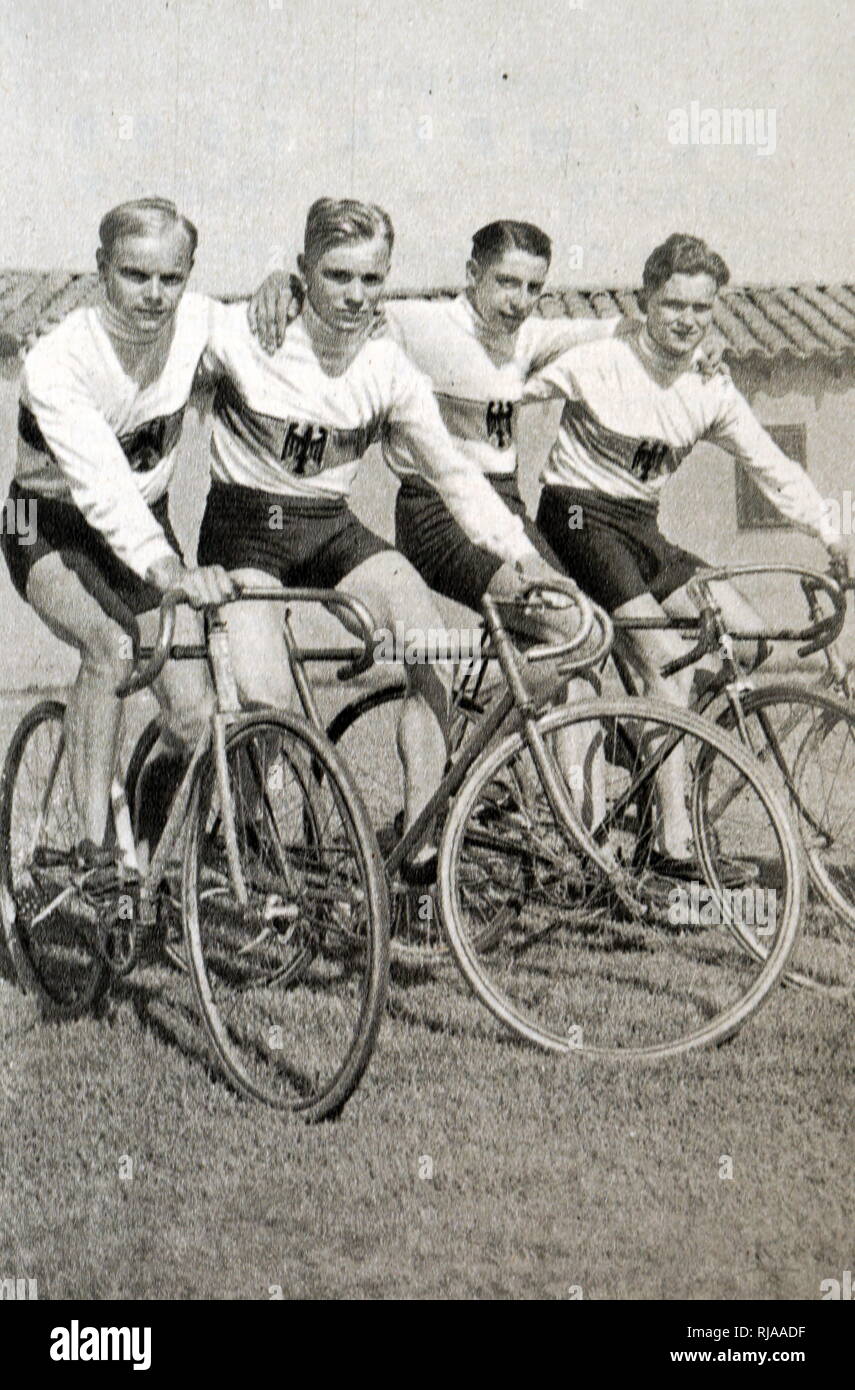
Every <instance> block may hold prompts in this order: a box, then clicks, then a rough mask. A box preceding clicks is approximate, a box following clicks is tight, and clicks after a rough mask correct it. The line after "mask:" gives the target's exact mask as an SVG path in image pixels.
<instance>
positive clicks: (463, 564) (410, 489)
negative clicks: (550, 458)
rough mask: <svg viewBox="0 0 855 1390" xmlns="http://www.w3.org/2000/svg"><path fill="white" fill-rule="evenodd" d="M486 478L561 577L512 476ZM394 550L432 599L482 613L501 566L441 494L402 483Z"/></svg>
mask: <svg viewBox="0 0 855 1390" xmlns="http://www.w3.org/2000/svg"><path fill="white" fill-rule="evenodd" d="M486 476H487V478H488V481H489V482H490V483H492V485H493V487H494V488H495V490H496V492H497V493H498V494H499V496H500V497H501V499H502V501H503V502H504V504H505V506H506V507H507V508H508V511H510V512H513V514H514V516H518V517H521V518H522V523H523V527H524V529H525V533H526V535H527V536H528V539H529V540H530V541H531V543H532V545H533V546H534V548H535V550H537V551H538V553H539V554H540V555H542V556H543V558H544V560H546V562H547V563H548V564H550V565H552V566H553V567H554V568H555V569H557V570H559V571H560V570H561V569H562V568H563V567H562V564H561V561H560V560H559V559H558V558H557V556H556V555H555V554H553V552H552V550H551V549H550V547H549V546H548V545H547V543H546V541H545V540H544V538H543V536H542V535H541V534H540V532H539V531H538V529H537V527H536V526H535V525H534V522H533V521H531V520H530V518H529V516H528V514H527V512H526V509H525V503H524V502H523V500H522V498H521V497H520V493H519V486H518V484H517V478H516V474H515V473H511V474H503V473H502V474H494V475H493V476H492V477H491V476H490V475H489V474H487V475H486ZM395 544H396V545H397V547H398V549H399V550H400V552H401V554H402V555H405V556H406V557H407V559H408V560H409V561H410V564H412V565H414V566H415V568H416V569H417V570H418V572H419V574H420V575H421V576H422V579H424V580H425V582H426V583H427V584H428V585H429V586H430V588H431V589H433V590H434V592H435V593H437V594H443V595H444V596H445V597H446V598H450V599H454V600H455V602H457V603H465V604H466V605H467V607H469V608H475V609H480V607H481V600H482V598H483V597H484V594H485V593H486V591H487V589H488V587H489V585H490V581H491V580H492V578H493V576H494V575H495V574H496V573H497V571H498V570H499V569H500V568H501V566H502V561H501V560H500V559H499V557H498V555H494V554H493V553H492V551H490V550H483V549H482V548H481V546H478V545H475V544H474V542H472V541H471V540H470V539H469V537H468V536H467V534H466V532H465V531H464V530H463V527H462V526H460V525H458V523H457V522H456V521H455V519H454V517H453V516H452V515H451V512H450V511H449V510H448V507H447V506H446V504H445V502H444V501H443V500H442V497H441V496H440V494H439V493H438V492H437V491H436V490H435V489H434V488H432V487H430V485H429V484H428V483H425V482H422V481H421V479H417V478H409V477H408V478H405V479H404V481H403V482H402V483H401V487H400V490H399V492H398V498H397V501H396V503H395Z"/></svg>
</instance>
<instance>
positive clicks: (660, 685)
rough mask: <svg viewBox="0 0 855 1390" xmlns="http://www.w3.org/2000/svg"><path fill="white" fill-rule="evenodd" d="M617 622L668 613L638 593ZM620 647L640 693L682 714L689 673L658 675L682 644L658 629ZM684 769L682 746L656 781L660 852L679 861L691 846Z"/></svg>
mask: <svg viewBox="0 0 855 1390" xmlns="http://www.w3.org/2000/svg"><path fill="white" fill-rule="evenodd" d="M614 616H615V617H616V618H661V619H663V620H665V619H667V614H666V612H665V610H664V609H663V608H662V607H661V605H660V604H659V603H658V602H657V601H656V599H655V598H654V597H653V595H652V594H640V595H639V596H638V598H634V599H630V600H629V602H628V603H624V604H622V605H621V607H620V608H617V609H615V614H614ZM620 646H621V651H622V653H623V655H624V656H625V657H626V658H627V660H628V661H629V663H630V665H631V666H632V668H633V670H634V671H635V673H636V674H637V675H638V677H639V678H640V680H641V684H642V686H643V689H644V693H645V694H646V695H648V696H650V697H651V698H654V699H660V700H667V701H669V702H670V703H671V704H675V705H679V706H681V707H682V708H684V709H687V708H688V706H689V702H690V696H691V689H692V673H691V671H679V672H678V673H677V675H676V676H671V677H668V678H667V679H666V678H665V677H663V675H662V667H663V666H665V665H666V664H667V663H668V662H669V661H673V660H674V659H675V658H676V657H679V656H684V655H685V652H686V647H685V644H684V642H683V640H682V638H681V637H680V634H679V633H677V632H673V631H668V630H666V629H663V630H661V631H657V630H653V629H651V630H648V631H641V632H624V633H622V634H621V639H620ZM685 783H686V765H685V757H684V753H683V745H682V743H679V744H678V745H677V747H676V748H675V749H674V751H673V752H672V753H671V754H670V756H669V757H668V758H667V759H666V760H665V763H664V765H663V767H662V769H661V770H660V773H659V776H658V777H657V782H656V785H657V791H658V793H659V801H660V811H661V825H660V830H659V840H660V843H659V845H658V846H657V847H658V849H659V850H660V852H661V853H663V854H667V855H670V856H673V857H674V858H677V859H680V858H685V857H687V853H690V851H691V846H692V840H693V836H692V824H691V820H690V818H689V813H688V808H687V806H686V795H685V791H686V787H685Z"/></svg>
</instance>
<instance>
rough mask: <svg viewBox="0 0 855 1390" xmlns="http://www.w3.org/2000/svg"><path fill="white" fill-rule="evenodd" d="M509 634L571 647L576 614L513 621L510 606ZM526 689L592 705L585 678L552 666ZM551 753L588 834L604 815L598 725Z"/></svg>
mask: <svg viewBox="0 0 855 1390" xmlns="http://www.w3.org/2000/svg"><path fill="white" fill-rule="evenodd" d="M514 579H515V575H514V574H513V572H512V571H511V567H510V566H509V565H502V567H501V569H499V570H497V571H496V574H495V575H494V576H493V579H492V580H491V582H490V584H489V585H488V588H487V592H488V593H490V594H492V595H495V596H498V595H500V594H506V593H507V592H508V589H509V588H510V587H512V585H513V582H514ZM503 617H504V620H505V622H506V624H507V627H508V629H509V631H511V632H514V633H515V634H517V635H520V636H524V637H526V638H528V639H529V640H532V639H534V641H536V642H537V643H547V642H554V643H562V642H568V641H570V640H571V638H572V637H573V635H574V633H575V632H576V631H577V629H578V614H577V612H576V609H575V608H572V607H568V608H552V609H550V608H542V609H533V610H531V611H530V612H527V613H525V614H523V615H521V621H520V620H515V618H514V609H513V607H511V606H509V607H508V608H507V609H506V610H505V611H504V613H503ZM525 679H526V683H527V685H528V686H529V688H530V689H531V691H532V694H533V696H534V699H535V701H536V702H537V703H538V704H544V705H545V704H547V703H554V704H568V705H570V704H574V703H577V702H578V701H580V700H586V699H590V697H591V695H592V694H593V690H592V687H591V685H590V683H589V682H588V681H587V680H585V679H584V678H582V677H575V678H573V679H572V680H570V681H568V680H567V678H566V677H565V676H561V675H560V674H559V673H558V671H557V669H556V666H555V664H554V663H552V662H549V661H544V662H540V663H538V664H537V665H532V666H527V667H526V669H525ZM550 745H551V749H552V752H553V753H554V755H555V759H556V761H557V763H558V766H559V768H560V770H561V772H562V774H563V777H564V781H565V783H566V785H567V787H568V788H569V790H570V792H571V794H572V796H573V799H574V801H575V803H576V807H577V809H578V811H579V813H580V815H581V816H582V819H583V822H584V824H585V825H587V826H588V827H589V828H591V827H594V826H596V825H598V824H599V822H600V821H601V820H602V819H603V816H604V815H605V813H606V791H605V760H604V757H603V752H602V748H603V736H602V730H601V729H600V726H599V725H598V724H596V723H586V724H574V725H571V726H570V727H569V728H565V729H561V730H559V732H558V733H556V734H554V735H553V736H552V738H551V740H550Z"/></svg>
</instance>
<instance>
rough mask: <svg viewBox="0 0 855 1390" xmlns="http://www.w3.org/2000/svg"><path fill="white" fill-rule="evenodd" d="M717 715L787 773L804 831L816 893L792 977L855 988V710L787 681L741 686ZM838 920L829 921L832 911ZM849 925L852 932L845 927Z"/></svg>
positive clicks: (767, 762)
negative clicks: (736, 706) (736, 705)
mask: <svg viewBox="0 0 855 1390" xmlns="http://www.w3.org/2000/svg"><path fill="white" fill-rule="evenodd" d="M739 704H740V711H741V719H740V718H738V717H737V713H736V710H735V709H734V708H733V706H732V705H730V704H728V705H726V706H725V707H724V708H723V709H722V710H721V711H720V712H719V714H718V716H717V720H716V722H717V724H718V725H719V727H720V728H723V729H725V730H726V731H727V732H728V733H731V734H738V735H740V736H742V735H743V733H744V736H745V737H746V738H747V740H748V746H749V747H750V749H751V751H752V753H753V754H754V756H755V757H757V758H758V759H759V760H760V762H761V763H762V764H763V766H764V767H767V768H769V769H770V770H771V771H772V773H773V774H774V775H776V776H777V777H779V779H780V786H781V789H782V791H783V792H784V793H785V794H786V796H787V797H788V799H789V803H790V807H791V809H792V815H793V823H794V825H795V827H796V829H797V831H798V832H799V834H800V836H801V841H802V846H803V849H804V853H805V861H806V864H807V870H808V878H809V881H810V887H811V888H812V889H813V893H814V899H813V902H812V904H811V910H810V911H809V912H808V913H807V914H806V918H805V925H804V930H803V932H802V936H801V940H800V941H799V943H798V946H797V948H796V951H795V952H794V955H793V958H792V961H791V965H790V969H789V970H788V972H787V980H788V981H789V982H790V983H795V984H800V985H804V986H812V987H817V988H821V989H824V990H828V991H831V992H836V991H837V990H842V991H850V990H851V989H852V988H853V987H855V941H853V939H852V931H853V930H855V830H852V829H850V822H851V820H852V810H853V809H855V709H854V708H853V707H852V705H850V704H848V703H847V702H846V701H844V700H841V699H840V698H838V697H835V696H831V695H825V694H823V693H821V692H818V691H816V690H812V689H811V688H810V687H808V686H801V685H798V684H796V683H794V682H793V683H790V682H781V683H776V684H774V685H769V686H759V687H757V688H756V689H754V690H751V691H747V692H745V693H741V694H740V697H739ZM829 913H830V914H833V918H834V919H836V920H829V919H828V914H829ZM836 923H840V924H842V926H843V928H844V929H845V930H844V931H842V932H841V931H840V930H838V929H837V926H836Z"/></svg>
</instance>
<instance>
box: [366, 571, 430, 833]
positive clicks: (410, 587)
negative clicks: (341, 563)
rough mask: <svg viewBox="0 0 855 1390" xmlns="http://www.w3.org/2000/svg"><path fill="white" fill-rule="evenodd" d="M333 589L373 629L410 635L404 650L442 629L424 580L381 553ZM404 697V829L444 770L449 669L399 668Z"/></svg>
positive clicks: (426, 664) (423, 664) (420, 664)
mask: <svg viewBox="0 0 855 1390" xmlns="http://www.w3.org/2000/svg"><path fill="white" fill-rule="evenodd" d="M339 588H340V589H342V590H343V591H344V592H345V593H348V594H353V595H354V597H355V598H358V599H361V600H362V602H363V603H364V604H365V605H366V607H367V608H368V611H369V612H370V613H371V615H372V617H373V618H374V621H375V623H376V624H377V626H378V628H380V629H383V630H385V631H388V632H389V633H391V634H394V633H395V631H396V623H397V624H400V625H402V627H403V629H404V631H405V633H410V634H412V639H411V640H410V639H407V640H408V645H412V647H413V648H415V647H416V645H417V644H418V643H419V642H423V643H425V644H427V642H428V636H427V634H429V633H434V634H439V633H440V632H442V631H443V630H444V628H445V624H444V622H443V620H442V617H441V616H440V613H439V610H438V609H437V607H436V604H435V602H434V599H433V596H432V594H431V592H430V590H429V589H428V587H427V585H426V584H425V582H424V580H423V579H422V578H421V576H420V575H419V574H418V573H417V571H416V570H415V569H414V568H413V566H412V565H411V564H410V563H409V561H407V560H405V559H404V557H403V556H402V555H399V554H398V552H397V551H395V550H388V551H384V552H383V553H382V554H380V555H372V556H371V557H370V558H369V559H368V560H363V562H362V564H361V565H357V567H356V569H354V570H351V572H350V574H348V575H346V576H345V578H344V579H343V580H342V582H341V584H340V585H339ZM405 674H406V680H407V690H406V695H405V698H404V701H403V704H402V707H401V715H400V719H399V721H398V753H399V756H400V759H401V766H402V768H403V773H404V828H405V829H406V828H408V827H409V826H410V825H412V823H413V821H414V820H415V819H416V817H417V816H418V815H419V813H420V811H421V810H422V809H423V807H424V806H425V805H426V804H427V802H428V801H430V799H431V797H432V796H433V794H434V792H435V791H436V789H437V787H438V786H439V784H440V782H441V781H442V775H443V772H444V770H445V761H446V757H447V752H448V741H447V740H448V719H449V710H450V701H451V680H452V673H451V665H450V663H449V662H445V661H424V660H422V661H418V660H416V661H412V660H408V661H407V662H406V665H405Z"/></svg>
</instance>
